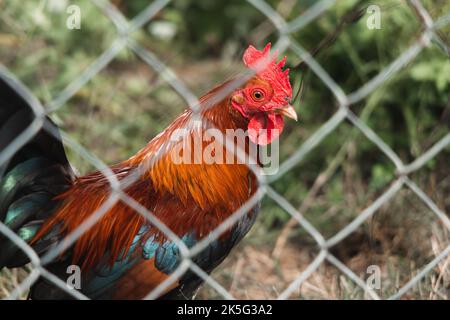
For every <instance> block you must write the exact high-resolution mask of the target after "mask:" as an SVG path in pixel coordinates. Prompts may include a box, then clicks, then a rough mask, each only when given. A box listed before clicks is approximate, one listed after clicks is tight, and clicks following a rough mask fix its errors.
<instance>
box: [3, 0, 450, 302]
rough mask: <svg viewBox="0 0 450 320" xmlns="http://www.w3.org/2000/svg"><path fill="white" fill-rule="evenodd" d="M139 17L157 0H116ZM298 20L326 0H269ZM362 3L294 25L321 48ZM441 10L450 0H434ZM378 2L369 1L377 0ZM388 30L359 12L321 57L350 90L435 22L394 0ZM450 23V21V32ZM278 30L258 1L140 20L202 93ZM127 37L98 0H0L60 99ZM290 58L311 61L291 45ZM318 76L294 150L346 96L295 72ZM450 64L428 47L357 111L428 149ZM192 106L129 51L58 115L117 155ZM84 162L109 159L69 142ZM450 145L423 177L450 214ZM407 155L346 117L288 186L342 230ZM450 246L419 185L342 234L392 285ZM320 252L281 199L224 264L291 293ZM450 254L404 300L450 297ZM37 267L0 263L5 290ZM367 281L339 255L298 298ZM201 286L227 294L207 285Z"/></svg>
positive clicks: (260, 285) (436, 133)
mask: <svg viewBox="0 0 450 320" xmlns="http://www.w3.org/2000/svg"><path fill="white" fill-rule="evenodd" d="M112 2H113V3H114V4H115V5H116V6H117V7H118V8H119V9H120V10H121V11H122V12H123V14H124V15H125V16H126V17H127V18H130V19H131V18H132V17H134V16H135V15H136V14H138V13H139V12H141V11H142V10H143V9H144V8H145V7H146V6H147V5H148V2H149V1H147V0H135V1H124V0H115V1H112ZM267 2H268V3H269V4H270V5H271V6H272V7H274V8H276V9H277V11H278V12H279V13H280V15H282V16H283V17H284V18H285V19H286V20H292V19H294V18H295V17H297V16H298V15H300V14H301V13H302V12H304V11H305V10H306V9H307V8H308V7H309V6H310V5H312V4H313V3H315V1H313V0H306V1H295V0H281V1H273V0H272V1H267ZM356 2H357V1H353V0H342V1H339V2H338V3H337V4H335V5H334V6H333V7H332V8H331V9H329V10H328V11H327V12H326V13H325V14H323V15H322V16H320V17H319V18H318V19H316V20H315V21H313V22H312V23H310V24H309V25H308V26H307V27H306V28H304V29H301V30H300V31H299V32H297V33H295V34H294V38H295V39H296V40H298V41H299V43H301V44H302V45H303V46H304V47H305V48H306V49H308V50H312V49H313V48H315V47H316V46H317V45H318V43H319V42H320V41H321V40H322V39H323V38H324V37H325V36H326V35H327V34H329V33H330V32H332V31H333V30H334V29H335V28H336V26H337V24H338V23H339V21H340V17H342V16H343V15H344V14H345V13H346V12H347V11H348V10H349V9H350V8H352V7H353V6H354V5H355V4H356ZM422 2H423V3H424V5H425V7H426V8H427V10H429V12H430V13H431V15H432V17H433V18H437V17H439V16H441V15H443V14H445V13H447V12H450V3H449V2H448V1H446V0H434V1H431V0H424V1H422ZM69 4H77V5H79V6H80V7H81V13H82V23H81V30H68V29H67V28H66V25H65V21H66V18H67V13H66V12H65V9H66V7H67V5H69ZM362 4H363V5H366V6H367V5H368V4H369V3H368V2H365V1H362ZM370 4H377V5H379V6H380V8H381V17H382V20H381V23H382V25H381V27H382V28H381V29H380V30H369V29H368V28H367V26H366V19H367V16H363V17H362V18H361V19H360V20H359V21H357V22H355V23H351V24H349V25H346V26H345V28H344V31H343V32H342V33H341V34H340V35H339V37H338V39H337V40H336V42H335V43H334V44H333V45H332V46H331V47H329V48H328V49H326V50H324V51H321V52H320V53H319V54H318V56H317V61H318V62H319V63H320V64H321V65H322V67H323V68H324V69H325V70H326V71H327V72H328V73H329V74H330V75H331V77H332V78H333V79H334V80H335V81H336V82H337V83H338V84H339V85H340V86H341V87H342V88H343V90H344V91H345V92H346V93H350V92H352V91H354V90H356V89H358V88H359V87H360V86H362V85H363V84H364V83H366V82H367V81H368V80H370V79H371V78H372V77H374V76H375V75H376V74H378V73H379V72H380V71H381V70H382V69H383V68H384V67H386V66H387V65H389V63H391V62H392V61H393V60H394V59H395V58H397V57H398V56H399V55H400V54H401V53H402V52H403V51H405V50H406V49H407V48H408V47H409V46H410V45H411V44H412V43H413V42H414V41H416V40H417V38H418V36H419V35H420V32H421V31H422V30H423V25H422V23H421V21H420V19H419V18H418V17H417V15H416V13H415V11H414V10H413V9H412V7H411V6H410V5H409V4H408V2H407V1H401V0H383V1H381V0H378V1H371V2H370ZM449 31H450V28H449V27H446V28H444V29H441V30H440V35H441V37H442V39H443V40H444V42H445V44H446V45H447V47H448V45H449V44H450V32H449ZM277 36H278V35H277V33H276V32H275V28H274V27H273V26H272V25H271V23H270V22H269V21H267V19H266V18H265V17H264V16H263V15H262V14H261V13H260V12H259V11H257V10H256V9H255V8H254V7H252V6H251V5H250V4H248V3H247V2H245V1H238V0H231V1H196V0H176V1H173V2H172V3H171V4H170V5H168V6H167V7H166V8H164V9H163V10H162V11H161V12H160V13H158V15H157V16H156V17H155V19H153V20H152V21H151V22H150V23H147V24H146V25H145V26H144V27H143V28H142V29H141V30H138V31H137V32H135V33H134V34H133V37H135V39H136V40H138V41H139V43H141V44H142V45H143V46H145V47H146V48H147V49H149V50H150V51H152V52H154V53H155V54H156V55H157V56H158V57H160V59H162V60H163V61H164V62H165V63H166V64H167V65H169V66H170V67H171V68H172V69H174V70H175V72H176V73H177V75H178V76H179V77H180V78H181V79H182V80H183V81H184V82H185V83H186V84H187V85H188V87H189V88H190V89H192V90H193V92H195V93H196V94H198V95H201V94H203V93H205V92H206V91H207V90H208V89H209V88H211V87H212V86H214V85H215V84H217V83H220V82H222V81H223V80H224V79H226V78H228V77H229V76H231V75H232V74H234V73H235V72H236V71H238V70H239V69H240V68H241V62H240V57H241V55H242V52H243V50H244V49H245V48H246V47H247V46H248V44H249V43H252V44H254V45H256V46H258V47H262V46H263V45H264V44H265V43H266V42H267V41H272V42H275V41H276V39H277ZM115 37H116V32H115V28H114V26H113V24H112V23H111V22H110V21H109V20H108V19H107V18H106V17H104V16H103V15H102V13H101V12H100V10H99V9H98V8H97V7H95V6H94V5H93V4H91V3H90V2H89V1H75V0H74V1H68V0H47V1H43V0H42V1H26V2H25V1H12V0H6V1H5V0H0V62H1V63H2V64H4V65H6V66H7V67H8V68H9V69H10V70H12V71H13V72H14V73H15V74H16V75H17V77H19V78H20V79H21V80H22V81H23V82H24V83H25V84H26V85H27V86H28V87H29V88H30V89H31V90H32V91H33V92H34V93H35V94H36V95H37V96H38V97H39V98H40V99H41V101H42V102H43V103H44V104H48V103H50V102H51V101H52V100H53V99H55V98H56V97H58V94H59V93H60V92H61V90H63V89H64V88H65V87H66V86H67V85H68V84H69V83H70V82H71V81H72V80H73V79H75V78H76V77H77V76H78V75H79V74H80V73H81V72H82V71H83V70H84V69H85V68H86V67H87V66H88V65H89V64H90V63H92V62H93V61H94V60H95V59H96V58H97V57H98V56H99V55H100V54H101V53H102V52H103V51H104V50H106V49H107V48H108V47H109V46H110V45H111V43H112V41H113V40H114V39H115ZM286 55H287V56H288V63H289V64H290V65H291V66H293V65H296V64H297V63H298V62H299V61H300V60H299V58H298V57H297V56H296V55H295V54H294V53H293V52H292V51H289V50H288V51H287V52H286ZM291 77H292V78H293V81H294V82H295V88H298V86H299V82H300V77H302V78H303V81H304V82H303V83H304V90H303V91H302V94H301V96H300V97H299V98H298V99H297V100H296V101H295V104H294V105H295V107H296V109H297V111H298V113H299V116H300V121H299V123H289V124H288V127H287V129H286V131H285V133H283V135H282V138H281V143H280V145H281V159H280V161H283V160H286V159H287V158H288V157H289V156H290V155H292V154H293V153H294V152H295V151H296V150H297V149H298V148H299V146H300V145H301V144H302V142H303V141H305V140H306V139H307V138H308V137H309V136H311V135H312V134H313V133H314V132H315V130H317V129H318V128H319V127H320V126H321V125H322V124H323V123H324V122H325V121H327V120H328V119H329V118H330V117H331V116H332V115H333V114H334V112H336V110H337V103H336V101H335V99H334V98H333V95H332V93H331V91H330V90H329V89H328V88H327V87H326V86H325V85H324V84H323V83H322V81H321V80H320V79H319V78H318V77H317V76H316V75H315V74H314V73H312V72H311V71H308V70H303V71H302V72H301V74H300V72H298V71H297V72H291ZM449 88H450V62H449V57H448V56H447V55H445V54H444V52H443V51H442V50H441V49H439V48H438V47H437V46H431V47H429V48H427V49H426V50H424V51H422V52H421V53H420V54H419V56H418V57H417V58H416V59H415V60H414V61H413V62H412V63H410V64H409V65H408V66H406V68H404V69H402V70H401V71H400V72H399V73H397V74H395V75H394V76H393V77H392V78H391V79H390V80H389V81H388V82H386V83H384V84H383V85H382V86H381V87H380V88H378V89H377V90H376V91H375V92H374V93H372V94H371V95H370V96H368V97H367V98H366V99H364V100H363V101H361V102H359V103H357V104H355V105H352V106H351V109H352V110H353V111H354V112H355V113H356V114H357V115H358V116H359V117H361V118H362V119H364V121H365V122H366V123H367V124H368V125H369V126H370V127H371V128H372V129H373V130H374V131H375V132H377V133H378V134H379V135H380V137H381V138H382V139H384V141H386V143H387V144H388V145H389V146H390V147H391V148H392V149H393V150H394V151H395V152H396V153H398V154H399V155H400V157H401V159H402V160H403V161H404V162H405V163H408V162H411V161H412V160H413V159H415V158H416V157H418V156H419V155H421V154H422V153H423V152H425V151H426V150H428V149H429V148H430V147H431V146H432V145H433V144H434V143H435V142H436V141H438V140H439V139H440V138H442V137H443V136H444V135H445V134H447V133H448V132H449V129H450V94H449V92H450V90H449ZM184 108H185V102H184V101H183V99H182V98H180V97H179V96H178V95H177V94H176V93H175V92H174V91H173V90H172V89H171V87H170V86H169V85H168V84H167V83H165V82H164V81H163V80H162V79H161V78H160V76H159V75H158V74H157V73H156V72H155V71H153V70H152V69H151V68H150V67H149V66H148V65H147V64H145V63H144V62H143V61H141V60H140V59H139V58H138V57H136V56H135V55H134V54H133V53H132V52H130V51H129V50H126V49H124V50H123V51H122V52H120V54H119V56H117V57H116V58H115V59H114V60H113V61H112V62H111V63H110V64H109V65H108V66H107V67H106V68H105V69H104V70H103V71H101V72H100V73H99V74H98V75H97V76H96V77H95V78H93V79H92V80H91V81H89V82H88V83H87V84H86V85H85V86H84V87H83V88H82V89H81V90H79V91H78V92H77V93H76V95H75V96H74V97H73V98H71V99H70V100H69V101H68V102H67V103H66V104H65V105H64V106H63V107H62V108H61V109H59V110H57V111H56V112H52V113H51V117H52V118H53V119H54V120H55V121H56V122H57V123H58V125H59V126H60V127H61V128H62V130H64V131H65V132H66V133H68V134H69V135H70V136H71V137H73V138H74V139H76V140H77V141H78V142H79V143H81V144H82V145H83V146H85V147H86V148H87V149H88V150H90V151H91V152H92V153H93V154H95V155H96V156H98V157H99V158H100V159H102V160H103V161H105V162H106V163H108V164H113V163H115V162H117V161H120V160H122V159H124V158H127V157H129V156H130V155H132V154H133V153H135V152H136V151H137V150H138V149H139V148H140V147H142V146H143V145H144V144H145V143H146V142H147V141H148V140H150V139H151V138H152V137H154V136H155V135H156V134H157V133H159V132H160V131H161V130H163V129H164V128H165V127H166V126H167V124H168V123H170V121H171V120H172V119H173V118H174V117H175V116H176V115H178V114H179V113H180V112H182V110H183V109H184ZM68 152H69V155H70V159H71V161H72V163H73V164H74V166H75V167H76V168H77V169H78V170H79V171H80V172H81V173H84V172H88V171H90V170H92V169H93V168H92V167H91V166H90V165H89V163H87V161H86V160H84V159H82V158H80V157H79V156H78V155H77V154H76V153H75V152H72V151H71V150H68ZM449 160H450V148H449V147H447V148H446V149H445V150H444V151H443V152H441V153H440V154H439V155H438V156H436V157H435V158H434V159H433V160H431V161H430V162H429V163H427V165H426V167H424V168H422V169H421V170H419V171H418V172H416V173H414V174H412V175H411V178H412V179H413V180H414V181H415V182H416V183H417V184H418V185H419V186H420V187H421V188H422V189H423V190H424V191H425V192H426V193H427V194H428V195H429V196H430V197H431V198H432V199H433V200H434V201H435V202H436V204H437V205H438V206H439V208H440V209H441V210H443V211H444V212H446V213H447V214H448V213H449V212H450V196H449V192H450V170H449V162H450V161H449ZM394 178H395V168H394V166H393V164H392V163H391V162H390V160H389V159H388V158H387V157H386V156H384V155H383V154H382V153H381V151H380V150H379V149H378V148H377V147H376V146H374V145H373V144H372V143H371V142H370V141H369V140H367V139H366V138H365V137H364V136H363V135H362V134H361V133H360V132H359V131H357V130H355V129H354V127H353V126H352V125H351V124H349V123H344V124H342V125H340V126H339V127H338V129H337V130H336V131H335V133H333V134H331V135H330V136H329V137H327V138H326V140H325V141H324V142H322V143H321V144H320V145H319V146H318V147H317V148H315V149H314V150H313V152H311V153H310V154H309V155H308V156H307V158H306V159H304V160H303V161H302V162H301V163H299V164H298V165H297V166H295V168H293V169H292V170H291V171H290V172H289V174H286V175H284V176H283V177H282V178H281V179H280V180H278V181H277V182H275V183H274V184H273V187H274V188H275V189H276V190H277V191H278V192H279V193H280V194H281V195H283V196H284V197H286V199H287V200H289V202H290V203H292V204H293V205H294V206H295V207H297V208H299V209H300V211H301V212H302V214H304V216H305V217H306V218H307V219H308V220H309V221H311V223H312V224H313V225H314V226H315V227H316V228H317V229H318V230H319V231H320V232H321V233H323V234H324V235H325V236H326V237H330V236H332V235H334V234H335V233H336V232H338V231H339V230H340V229H341V228H342V227H344V226H345V225H346V224H348V223H349V222H350V221H352V219H354V218H355V217H356V216H357V215H358V214H359V213H360V212H361V211H362V210H363V209H364V208H365V207H367V206H368V205H370V204H371V203H372V202H373V201H374V200H375V199H376V198H377V197H378V196H379V195H380V194H382V193H383V191H384V190H386V189H387V188H388V187H389V185H390V183H391V182H392V180H393V179H394ZM449 244H450V241H449V234H448V230H446V229H445V227H444V226H443V225H442V223H440V221H439V220H438V218H437V217H436V216H435V215H434V214H433V213H432V212H431V211H430V210H429V209H428V208H427V207H426V206H424V205H423V204H422V203H421V201H420V200H419V199H418V198H417V197H416V196H415V195H414V194H412V193H411V192H410V191H409V190H407V189H402V190H401V191H400V192H399V193H398V194H397V195H396V196H395V197H394V199H393V200H391V201H390V202H389V203H388V204H387V205H385V206H383V207H382V208H381V209H380V210H378V211H377V212H376V213H375V215H374V216H373V217H372V218H371V219H370V220H369V221H367V222H366V223H364V224H363V225H362V226H361V227H360V228H358V230H356V231H355V232H354V233H352V234H351V235H350V236H349V237H347V238H346V239H345V240H344V241H343V242H341V243H340V244H338V245H337V246H335V247H334V248H333V253H334V254H335V255H336V257H337V258H339V259H340V260H341V261H342V262H344V263H345V264H346V265H347V266H348V267H349V268H350V269H351V270H352V271H354V272H355V273H356V274H358V275H359V276H360V277H362V278H366V277H367V276H368V275H369V274H367V272H366V270H367V267H368V266H369V265H372V264H376V265H379V266H380V267H381V270H382V288H381V289H380V290H378V291H377V293H378V294H379V295H380V296H382V297H388V296H389V295H390V294H393V293H395V292H396V291H397V290H398V288H399V287H401V286H402V285H403V284H405V283H406V282H407V281H408V280H409V279H410V278H411V277H412V276H413V275H415V274H416V273H417V272H418V270H420V268H421V267H422V266H424V265H425V264H426V263H427V262H429V261H431V260H432V259H433V258H434V257H435V256H436V255H437V254H439V253H440V251H442V250H443V249H444V248H446V247H447V246H448V245H449ZM317 253H318V249H317V247H316V245H315V243H314V241H313V239H312V238H311V237H310V236H308V235H307V234H306V232H305V231H304V230H302V229H301V228H300V227H299V226H298V225H296V224H295V223H293V221H290V215H289V214H288V213H286V212H285V211H284V210H283V209H281V208H280V207H279V206H278V205H277V204H275V203H274V202H273V201H271V200H269V199H264V201H263V210H262V213H261V215H260V218H259V220H258V222H257V225H256V226H255V228H253V230H252V232H251V233H250V235H249V236H248V237H247V238H246V239H245V241H244V242H243V243H242V244H241V245H240V249H238V250H234V253H233V255H232V256H231V257H229V258H228V259H227V260H226V261H225V263H224V264H223V266H222V267H221V268H219V269H218V270H216V271H215V272H214V273H213V277H214V278H215V279H217V280H218V281H219V282H220V283H221V284H222V285H223V286H225V288H227V289H229V290H230V292H231V293H232V294H233V295H234V296H235V297H238V298H273V297H276V296H277V294H279V293H280V292H281V291H282V290H283V289H284V288H286V286H287V285H288V284H289V283H290V281H292V280H293V279H294V278H295V277H296V276H298V275H299V272H300V271H302V270H304V269H305V268H306V267H307V265H308V263H310V262H311V261H312V260H313V259H314V258H315V256H316V255H317ZM449 263H450V262H449V259H447V260H446V261H443V262H442V263H441V264H440V265H439V266H438V267H436V268H435V269H434V270H433V271H432V272H431V273H430V274H429V275H428V276H427V277H426V278H425V279H424V280H423V281H421V282H419V283H418V285H417V286H415V287H414V288H413V289H412V290H411V291H410V292H408V293H407V294H406V295H405V296H404V298H410V299H418V298H422V299H448V298H449V297H450V286H449V283H450V272H449V268H448V266H449ZM25 273H26V270H18V271H17V270H15V271H10V270H4V271H2V274H0V296H1V295H4V294H7V293H8V292H9V291H10V290H11V289H12V288H13V287H14V286H15V285H16V284H17V282H18V281H20V279H21V278H23V275H24V274H25ZM363 296H364V293H363V292H362V291H361V290H360V289H359V288H358V287H357V286H356V285H355V284H354V283H352V281H351V280H350V279H348V278H347V277H345V276H344V275H342V274H341V273H340V272H339V271H338V270H337V269H335V268H334V267H333V266H331V265H329V264H327V263H324V264H323V265H322V266H321V267H320V268H319V269H318V271H316V272H315V273H314V274H313V275H312V276H311V277H310V278H309V279H308V280H307V281H306V282H305V283H304V284H303V285H302V287H301V288H299V290H298V291H297V292H296V293H295V294H293V296H292V298H302V299H304V298H306V299H308V298H361V297H363ZM199 297H200V298H215V297H218V294H217V293H216V292H215V291H214V290H212V289H210V288H209V287H208V286H205V287H204V288H203V289H202V290H201V292H200V293H199Z"/></svg>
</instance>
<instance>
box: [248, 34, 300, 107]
mask: <svg viewBox="0 0 450 320" xmlns="http://www.w3.org/2000/svg"><path fill="white" fill-rule="evenodd" d="M270 47H271V44H270V42H269V43H267V44H266V46H265V47H264V49H263V50H262V51H259V50H258V49H256V48H255V47H254V46H252V45H250V46H249V47H248V48H247V50H245V52H244V56H243V60H244V64H245V65H246V66H247V67H248V68H250V69H253V70H255V71H256V74H257V75H258V77H260V78H262V79H264V80H266V81H268V82H270V83H271V84H272V86H273V87H274V89H281V91H282V92H283V94H284V96H286V95H288V96H289V98H291V97H292V88H291V83H290V82H289V69H286V70H283V67H284V65H285V63H286V56H285V57H283V58H282V59H281V60H280V61H279V62H278V63H277V62H276V61H277V58H278V50H277V51H275V52H274V53H273V54H270ZM278 91H280V90H278ZM280 93H281V92H280ZM283 99H284V97H283Z"/></svg>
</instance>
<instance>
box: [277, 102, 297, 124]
mask: <svg viewBox="0 0 450 320" xmlns="http://www.w3.org/2000/svg"><path fill="white" fill-rule="evenodd" d="M278 112H279V113H281V114H282V115H285V116H286V117H288V118H291V119H294V120H295V121H297V112H295V109H294V107H293V106H291V105H290V104H288V105H287V106H285V107H283V108H280V109H278Z"/></svg>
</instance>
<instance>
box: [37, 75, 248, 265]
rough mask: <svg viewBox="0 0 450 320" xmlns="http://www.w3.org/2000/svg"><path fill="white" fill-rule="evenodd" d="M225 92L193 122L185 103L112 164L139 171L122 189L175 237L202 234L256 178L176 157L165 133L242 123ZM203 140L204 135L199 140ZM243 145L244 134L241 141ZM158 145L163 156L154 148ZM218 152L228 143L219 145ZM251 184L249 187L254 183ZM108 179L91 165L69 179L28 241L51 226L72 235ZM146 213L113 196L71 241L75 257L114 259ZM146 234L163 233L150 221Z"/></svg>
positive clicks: (100, 199)
mask: <svg viewBox="0 0 450 320" xmlns="http://www.w3.org/2000/svg"><path fill="white" fill-rule="evenodd" d="M226 84H227V83H224V84H223V85H221V86H219V87H216V88H215V89H213V90H212V91H210V92H209V93H208V94H207V95H205V96H204V97H202V98H201V99H200V103H201V104H202V105H204V104H205V102H206V101H208V100H209V99H210V98H213V97H214V96H215V95H216V93H217V92H218V90H219V89H221V88H222V87H223V86H224V85H226ZM229 100H230V97H226V98H225V99H223V100H222V101H221V102H220V103H218V104H216V105H214V106H212V107H210V108H208V109H207V110H203V111H202V117H201V118H202V119H203V121H202V125H201V126H195V124H192V122H193V113H192V111H191V110H187V111H185V112H184V113H183V114H182V115H181V116H179V117H178V118H177V119H176V120H175V121H174V122H173V123H172V124H171V125H170V126H169V127H168V128H167V129H166V130H165V131H163V132H162V133H161V134H160V135H158V136H157V137H155V138H154V139H153V140H151V141H150V142H149V143H148V144H147V145H146V146H145V147H144V148H143V149H141V150H140V151H139V152H138V153H137V154H136V155H134V156H133V157H131V158H130V159H128V160H126V161H123V162H122V163H119V164H117V165H114V166H112V167H111V170H112V171H113V172H114V173H115V174H116V176H117V177H118V179H119V180H121V181H124V180H123V179H124V178H126V177H128V176H129V175H130V174H131V173H132V172H135V170H141V172H142V174H141V176H140V177H139V178H138V179H137V180H136V181H135V182H134V183H132V184H131V185H129V186H128V187H127V188H126V190H125V191H126V193H127V194H128V195H129V196H131V197H132V198H133V199H135V200H136V201H138V202H139V203H140V204H141V205H143V206H144V207H146V208H147V209H148V210H150V211H151V212H152V213H153V214H154V215H155V216H156V217H158V218H159V219H160V220H161V221H162V222H163V223H165V225H166V226H168V227H169V228H170V229H171V230H172V231H173V232H175V233H176V234H177V235H178V236H180V237H181V236H183V235H184V234H186V233H187V232H189V231H195V232H196V235H197V237H198V238H202V237H203V236H205V235H207V234H208V233H209V232H210V231H212V230H213V229H215V228H216V227H217V226H218V225H219V224H220V223H221V222H222V221H224V220H225V219H226V218H227V217H228V216H229V215H231V214H232V213H233V212H234V211H235V210H237V209H238V208H239V207H240V206H242V204H244V203H245V202H246V201H247V200H248V198H249V197H250V196H251V195H252V194H253V193H254V192H255V189H256V188H255V186H256V179H255V176H254V174H253V173H252V172H251V171H250V170H249V168H248V166H247V165H245V164H237V159H236V156H235V155H231V156H232V157H233V158H234V160H235V161H234V164H206V163H204V162H202V163H200V164H175V163H174V162H173V161H172V159H173V158H172V156H174V153H175V152H177V149H176V148H175V145H176V144H174V143H171V142H170V137H171V135H172V134H173V133H174V132H175V130H176V129H180V128H188V129H189V139H195V138H196V135H202V134H203V131H204V129H205V128H206V127H209V126H210V125H213V126H215V127H216V128H218V129H219V130H221V131H222V132H223V133H225V130H226V129H244V128H245V126H246V124H247V123H246V120H244V119H243V118H242V117H241V116H240V115H239V114H238V113H237V112H236V111H234V110H233V109H232V108H230V102H229ZM202 143H204V146H205V144H208V143H207V142H202ZM246 148H248V141H247V146H246ZM161 150H163V152H162V155H158V152H160V151H161ZM222 152H223V155H224V157H225V156H226V155H227V153H228V152H229V150H227V149H225V147H223V149H222ZM252 187H253V188H252ZM110 194H111V188H110V184H109V182H108V179H107V178H106V177H105V176H104V175H103V174H102V173H101V172H94V173H91V174H88V175H86V176H83V177H79V178H77V179H76V180H75V182H74V184H73V186H72V187H71V188H70V189H69V190H68V191H67V192H65V193H64V194H61V195H60V196H59V197H58V198H59V199H60V200H61V201H62V203H61V205H60V207H59V208H58V209H57V211H56V212H55V214H54V215H53V216H52V217H51V218H50V219H49V220H48V221H46V222H45V224H44V225H43V227H42V228H41V229H40V230H39V232H38V234H37V235H36V237H35V238H34V240H33V241H37V240H38V239H39V238H41V237H42V236H44V235H45V234H47V233H48V232H49V231H50V230H52V229H53V228H55V227H58V228H59V231H60V232H61V234H62V235H67V234H70V233H71V232H72V231H73V230H75V229H76V228H77V227H78V226H79V225H80V224H81V223H82V222H83V221H85V220H86V219H87V218H88V217H90V216H91V215H92V214H93V213H94V212H95V211H96V209H98V208H99V207H100V206H101V205H102V204H103V203H104V201H105V200H106V199H107V198H108V197H109V196H110ZM144 223H146V219H145V218H144V217H143V216H141V215H139V214H138V213H136V212H135V211H134V210H133V209H132V208H130V207H129V206H128V205H126V204H125V203H124V202H122V201H118V202H117V203H116V204H115V205H114V206H113V207H112V208H111V209H110V210H108V211H107V212H106V214H104V215H103V216H102V217H101V218H100V220H99V221H98V222H97V223H96V224H95V225H94V226H93V227H91V228H90V229H89V230H87V231H86V232H85V233H83V235H82V236H81V237H80V238H79V239H78V240H77V241H76V243H75V245H74V248H73V260H74V262H77V263H81V264H82V265H83V267H91V266H93V265H95V264H96V263H97V262H99V261H100V260H101V259H104V256H105V254H106V253H109V257H108V258H109V261H110V263H113V262H114V261H116V260H117V259H118V258H119V257H120V256H121V254H123V253H124V251H125V252H126V251H127V250H128V249H129V247H130V246H131V243H132V241H133V239H134V237H135V235H136V233H137V232H138V231H139V229H140V228H141V226H142V225H143V224H144ZM148 235H156V237H157V239H158V238H159V239H160V240H163V239H164V238H165V236H164V235H163V234H162V233H161V232H160V231H159V230H158V229H157V228H150V231H149V232H148Z"/></svg>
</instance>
